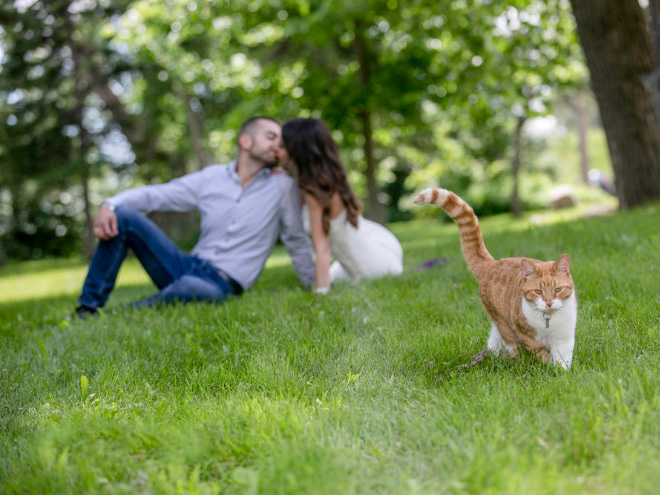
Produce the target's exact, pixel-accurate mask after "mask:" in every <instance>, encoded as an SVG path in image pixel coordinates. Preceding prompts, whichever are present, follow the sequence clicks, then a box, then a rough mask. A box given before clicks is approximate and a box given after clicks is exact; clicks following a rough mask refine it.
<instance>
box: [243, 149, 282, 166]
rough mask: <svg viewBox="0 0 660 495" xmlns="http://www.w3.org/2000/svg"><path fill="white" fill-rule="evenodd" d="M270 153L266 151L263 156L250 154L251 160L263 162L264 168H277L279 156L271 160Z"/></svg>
mask: <svg viewBox="0 0 660 495" xmlns="http://www.w3.org/2000/svg"><path fill="white" fill-rule="evenodd" d="M270 153H271V152H269V151H266V152H264V153H262V154H261V155H255V154H254V153H250V158H252V159H253V160H256V161H258V162H261V163H262V164H263V166H264V168H275V167H276V166H277V155H275V157H274V158H272V159H271V158H269V157H268V155H269V154H270Z"/></svg>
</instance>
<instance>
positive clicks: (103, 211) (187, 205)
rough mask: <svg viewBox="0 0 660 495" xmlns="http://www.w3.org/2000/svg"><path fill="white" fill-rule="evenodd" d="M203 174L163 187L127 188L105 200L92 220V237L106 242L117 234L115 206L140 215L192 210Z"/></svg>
mask: <svg viewBox="0 0 660 495" xmlns="http://www.w3.org/2000/svg"><path fill="white" fill-rule="evenodd" d="M203 175H204V171H203V170H201V171H199V172H195V173H193V174H188V175H184V176H183V177H179V178H178V179H174V180H171V181H170V182H167V183H165V184H158V185H153V186H142V187H137V188H135V189H130V190H128V191H124V192H121V193H119V194H117V195H115V196H113V197H112V198H110V199H107V200H105V201H104V202H103V204H102V205H101V208H99V212H98V214H97V215H96V218H95V219H94V225H93V233H94V236H95V237H98V238H99V239H102V240H104V241H107V240H108V239H112V238H113V237H115V236H116V235H118V234H119V230H118V227H117V215H115V211H114V210H115V207H117V206H119V205H126V206H131V207H133V208H136V209H138V210H140V211H142V212H151V211H190V210H194V209H196V208H197V200H198V197H199V188H200V187H201V186H202V184H203V183H204V177H203Z"/></svg>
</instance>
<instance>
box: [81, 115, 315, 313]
mask: <svg viewBox="0 0 660 495" xmlns="http://www.w3.org/2000/svg"><path fill="white" fill-rule="evenodd" d="M280 135H281V129H280V125H279V124H278V123H277V122H276V121H275V120H273V119H270V118H267V117H255V118H252V119H250V120H248V121H247V122H245V123H244V124H243V125H242V126H241V129H240V131H239V135H238V147H239V155H238V160H237V161H234V162H232V163H230V164H229V165H211V166H209V167H206V168H204V169H203V170H201V171H199V172H195V173H192V174H188V175H184V176H183V177H180V178H178V179H174V180H172V181H170V182H168V183H166V184H161V185H153V186H143V187H138V188H136V189H131V190H129V191H124V192H122V193H119V194H117V195H116V196H113V197H112V198H110V199H108V200H107V201H105V202H104V203H103V204H102V205H101V208H100V209H99V213H98V215H97V217H96V220H95V221H94V227H93V228H94V235H95V236H96V237H98V238H99V239H101V240H100V242H99V245H98V247H97V249H96V253H95V254H94V258H93V259H92V263H91V265H90V268H89V273H88V274H87V279H86V280H85V284H84V286H83V290H82V295H81V296H80V297H79V298H78V304H79V306H78V307H77V308H76V313H77V314H78V316H80V317H82V318H85V317H87V316H89V315H94V314H96V313H97V309H98V308H101V307H103V305H104V304H105V302H106V300H107V298H108V296H109V295H110V292H111V291H112V289H113V287H114V285H115V280H116V278H117V273H118V271H119V267H120V266H121V264H122V262H123V260H124V258H125V257H126V253H127V250H128V248H129V247H130V248H131V249H132V250H133V252H134V253H135V255H136V256H137V258H138V260H140V263H142V266H143V267H144V268H145V270H146V271H147V273H148V274H149V276H150V277H151V279H152V280H153V281H154V283H155V284H156V286H157V287H158V289H159V292H157V293H156V294H154V295H152V296H150V297H148V298H146V299H144V300H142V301H138V302H135V303H133V306H135V307H144V306H153V305H157V304H168V303H173V302H175V301H181V302H189V301H213V302H222V301H224V300H225V299H227V298H228V297H230V296H239V295H241V293H242V292H243V291H244V290H247V289H249V288H251V287H252V286H253V285H254V283H255V282H256V281H257V278H258V277H259V274H260V273H261V271H262V269H263V267H264V264H265V262H266V259H267V258H268V256H269V255H270V253H271V251H272V250H273V247H274V246H275V243H276V242H277V238H278V236H279V237H280V239H281V240H282V242H283V244H284V246H285V248H286V249H287V251H288V253H289V256H291V259H292V261H293V265H294V268H295V270H296V272H297V275H298V278H299V279H300V281H301V282H302V284H303V285H304V286H306V287H311V285H312V284H313V282H314V263H313V261H312V256H311V249H310V245H309V243H308V241H307V238H306V236H305V233H304V230H303V226H302V220H301V217H300V196H299V193H298V188H297V187H296V184H295V183H294V181H293V180H292V179H291V178H290V177H288V176H287V175H285V174H274V173H272V172H271V169H272V168H273V167H274V166H275V165H276V164H277V150H278V147H279V142H280ZM194 209H197V210H199V212H200V215H201V234H200V237H199V241H198V242H197V245H196V246H195V248H194V249H193V251H192V254H186V253H184V252H182V251H181V250H180V249H179V248H178V247H176V245H175V244H174V243H173V242H172V241H171V240H170V239H169V238H168V237H167V236H166V235H165V233H163V232H162V231H161V230H160V229H159V228H158V227H157V226H156V225H155V224H154V223H153V222H151V221H150V220H149V219H147V218H146V217H145V216H144V215H142V214H141V213H140V212H152V211H190V210H194Z"/></svg>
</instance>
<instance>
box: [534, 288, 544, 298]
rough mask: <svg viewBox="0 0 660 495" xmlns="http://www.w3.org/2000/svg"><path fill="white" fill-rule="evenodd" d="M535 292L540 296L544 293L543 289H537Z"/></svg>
mask: <svg viewBox="0 0 660 495" xmlns="http://www.w3.org/2000/svg"><path fill="white" fill-rule="evenodd" d="M534 292H536V293H537V294H538V295H539V296H540V295H541V294H543V291H542V290H541V289H536V290H535V291H534Z"/></svg>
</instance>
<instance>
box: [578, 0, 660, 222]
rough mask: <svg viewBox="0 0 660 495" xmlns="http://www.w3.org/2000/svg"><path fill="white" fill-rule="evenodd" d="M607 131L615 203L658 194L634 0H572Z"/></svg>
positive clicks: (645, 64) (644, 32)
mask: <svg viewBox="0 0 660 495" xmlns="http://www.w3.org/2000/svg"><path fill="white" fill-rule="evenodd" d="M571 5H572V6H573V13H574V15H575V19H576V22H577V28H578V33H579V35H580V42H581V44H582V48H583V50H584V54H585V57H586V60H587V65H588V67H589V71H590V73H591V85H592V87H593V90H594V94H595V95H596V99H597V101H598V107H599V109H600V114H601V119H602V122H603V127H604V128H605V134H606V136H607V146H608V148H609V152H610V157H611V159H612V165H613V167H614V176H615V183H616V192H617V196H618V198H619V207H620V208H622V209H627V208H631V207H634V206H637V205H642V204H645V203H647V202H649V201H652V200H655V199H658V198H660V135H659V134H658V124H657V121H656V119H655V114H654V110H653V100H652V97H651V94H650V92H649V90H648V89H647V88H646V87H645V85H644V82H643V78H644V77H645V76H647V75H648V74H650V73H651V72H652V71H653V68H654V63H653V53H652V49H651V39H650V36H649V32H648V29H647V27H646V21H645V19H644V14H643V12H642V9H641V7H640V6H639V3H638V0H601V1H598V2H593V1H588V0H571Z"/></svg>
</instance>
